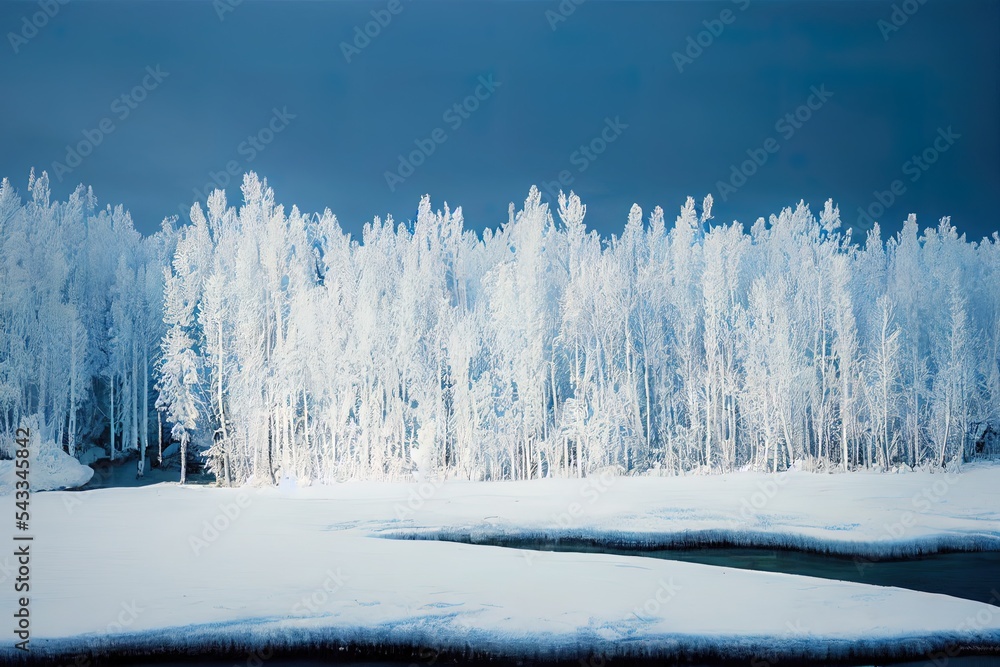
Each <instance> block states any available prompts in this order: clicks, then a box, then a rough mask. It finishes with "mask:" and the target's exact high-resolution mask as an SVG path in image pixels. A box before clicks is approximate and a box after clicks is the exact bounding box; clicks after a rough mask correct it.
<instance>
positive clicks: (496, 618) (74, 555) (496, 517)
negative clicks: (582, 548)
mask: <svg viewBox="0 0 1000 667" xmlns="http://www.w3.org/2000/svg"><path fill="white" fill-rule="evenodd" d="M946 480H951V481H950V482H948V481H946ZM941 484H946V487H942V486H941ZM935 488H937V489H939V490H941V489H943V488H944V489H946V491H942V493H941V494H938V496H935V497H934V500H933V502H932V504H931V506H930V507H929V508H927V509H926V510H925V511H919V507H922V505H919V503H918V502H917V499H920V498H924V499H927V498H928V496H927V495H925V494H924V491H925V490H928V489H929V490H930V492H929V493H931V494H933V493H934V489H935ZM997 489H1000V466H983V467H975V468H968V469H967V470H966V471H965V472H963V473H962V474H961V475H957V476H948V475H944V474H939V475H932V474H927V473H913V474H907V475H864V474H852V475H813V474H808V473H786V474H781V475H776V476H770V475H758V474H737V475H728V476H710V477H694V476H692V477H682V478H641V479H637V478H613V477H605V478H594V479H591V480H547V481H541V482H538V481H536V482H518V483H509V482H508V483H467V482H460V483H454V482H449V483H445V484H443V485H437V484H434V483H431V482H427V483H425V484H423V485H420V484H375V483H345V484H341V485H337V486H332V487H323V488H320V487H313V488H305V489H302V488H300V489H288V488H287V487H286V488H285V489H284V490H282V489H275V488H267V489H217V488H205V487H200V488H199V487H187V488H182V487H178V486H175V485H169V484H160V485H155V486H149V487H143V488H134V489H100V490H95V491H86V492H53V493H43V494H38V495H36V496H34V497H33V499H32V507H33V511H32V517H33V524H32V527H33V531H32V532H33V533H34V535H35V541H34V542H33V544H32V555H31V567H32V570H31V586H32V589H31V610H32V612H31V613H32V617H31V618H32V621H31V622H32V639H31V648H32V654H33V656H35V657H41V656H43V655H58V656H60V657H64V656H67V655H70V654H74V653H78V652H84V651H86V652H91V651H97V652H101V651H121V650H128V651H138V652H147V653H148V652H157V651H186V650H188V649H192V648H193V649H198V650H202V651H204V650H206V649H207V648H208V647H212V646H215V647H225V648H226V650H229V651H235V652H240V651H250V650H254V649H260V648H261V647H263V646H270V647H288V648H294V647H297V648H302V647H309V646H323V647H335V646H338V645H352V646H375V645H379V646H388V647H395V648H397V649H406V648H409V647H425V648H426V647H430V648H433V649H434V650H442V651H456V652H461V651H463V650H465V649H467V648H470V647H471V648H472V649H474V650H476V651H479V652H484V651H485V652H489V653H492V654H500V655H506V656H529V657H536V658H556V657H560V658H571V659H575V658H576V657H579V656H586V655H589V654H591V653H600V654H603V655H624V656H657V655H658V656H677V655H696V656H705V655H729V656H743V657H751V656H755V655H758V656H773V657H791V656H795V657H799V658H802V657H809V658H814V659H831V658H834V657H837V656H841V657H843V656H854V657H857V656H880V657H887V656H892V655H896V656H903V655H906V656H917V655H922V654H926V653H927V652H929V651H933V650H940V649H942V648H943V647H945V646H947V645H955V644H960V645H961V646H964V647H966V648H967V649H971V650H978V651H1000V607H996V606H992V605H988V604H982V603H977V602H972V601H967V600H960V599H957V598H952V597H948V596H943V595H934V594H929V593H920V592H915V591H908V590H903V589H897V588H883V587H875V586H868V585H864V584H855V583H846V582H838V581H830V580H824V579H815V578H810V577H801V576H793V575H784V574H772V573H764V572H751V571H746V570H738V569H732V568H720V567H711V566H705V565H699V564H693V563H682V562H676V561H662V560H655V559H645V558H635V557H628V556H611V555H603V554H577V553H551V552H533V551H520V550H514V549H504V548H498V547H487V546H471V545H464V544H455V543H445V542H433V541H410V540H392V539H379V538H378V536H379V535H388V534H398V531H400V530H402V529H404V528H405V529H406V530H412V531H417V532H445V533H447V532H449V531H451V532H461V531H466V532H469V531H483V532H485V531H494V532H505V533H512V532H518V531H520V532H524V533H528V532H537V533H550V534H566V533H570V532H573V531H576V532H579V533H584V532H586V533H589V534H592V535H601V534H609V533H610V534H613V535H615V536H616V537H617V538H618V539H622V538H623V537H624V536H628V535H631V536H632V538H633V539H636V540H640V541H641V540H644V539H648V538H649V537H650V536H657V539H663V538H665V537H667V536H671V535H673V536H678V535H680V536H686V539H689V538H690V537H691V536H692V535H697V534H702V535H703V534H705V533H699V531H714V532H715V534H718V535H728V536H730V537H732V538H734V539H738V536H739V535H744V536H745V539H747V540H758V539H765V540H770V543H771V544H779V543H787V544H792V545H802V544H812V545H814V546H819V545H825V547H824V548H828V549H829V550H831V551H840V552H850V551H851V550H854V551H857V552H859V553H902V552H907V553H913V552H915V551H918V550H928V549H929V548H931V547H932V546H936V547H942V546H947V547H948V548H956V549H960V548H965V549H971V548H990V549H1000V497H998V494H1000V491H998V490H997ZM767 490H774V492H773V493H772V494H771V495H770V496H767ZM758 492H759V493H761V494H762V496H767V502H766V503H764V505H763V506H762V507H760V508H754V512H755V513H754V514H753V518H752V519H743V518H741V512H742V511H743V508H744V507H745V505H744V502H743V501H744V500H746V501H747V502H748V503H750V504H751V507H753V503H755V502H756V501H759V500H760V498H759V497H757V496H755V495H754V494H756V493H758ZM755 499H756V500H755ZM875 501H877V502H875ZM928 502H931V501H930V500H928ZM915 505H919V507H918V506H915ZM874 507H879V508H880V509H873V508H874ZM907 513H909V515H910V516H912V517H913V518H912V521H911V520H909V519H904V517H906V516H907ZM904 521H905V522H906V523H908V524H910V525H908V526H907V525H905V523H904ZM736 522H740V524H737V523H736ZM896 524H899V525H900V526H904V527H905V530H904V532H903V534H901V535H899V536H896V535H895V534H894V532H895V529H893V528H891V526H893V525H896ZM741 526H746V527H748V528H749V529H744V528H742V527H741ZM105 536H107V537H105ZM3 565H4V566H5V568H9V567H10V565H11V563H9V562H5V563H3ZM5 571H7V570H5ZM3 604H4V609H3V610H2V612H3V613H4V614H7V613H13V600H10V599H9V598H8V597H7V596H4V603H3ZM8 618H9V617H8ZM179 629H180V630H179ZM12 657H17V653H16V652H15V651H14V649H12V648H11V647H10V644H7V645H5V646H4V648H3V649H0V658H12Z"/></svg>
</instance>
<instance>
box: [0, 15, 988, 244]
mask: <svg viewBox="0 0 1000 667" xmlns="http://www.w3.org/2000/svg"><path fill="white" fill-rule="evenodd" d="M62 1H63V2H65V4H59V2H60V0H43V1H42V3H41V5H40V4H39V3H38V2H37V1H32V2H10V1H7V0H4V1H3V2H0V29H2V32H3V35H4V39H3V43H2V44H0V90H2V91H3V96H2V101H0V127H2V128H3V131H2V135H0V136H2V143H0V175H4V176H8V177H10V178H11V179H12V180H13V181H14V183H15V184H16V185H17V187H18V188H19V189H20V190H21V191H22V193H23V192H24V191H25V189H26V188H25V186H26V183H27V176H28V171H29V169H30V168H31V167H32V166H34V167H35V168H36V169H38V170H41V169H46V170H48V171H49V173H50V175H52V176H53V184H54V190H55V193H56V194H57V195H58V196H60V197H64V196H65V195H66V194H68V193H69V192H70V191H71V190H72V188H73V187H75V185H76V184H77V183H80V182H83V183H85V184H88V185H92V186H93V187H94V190H95V192H96V193H97V195H98V197H99V198H100V200H101V202H102V203H123V204H124V205H125V206H126V207H127V208H129V209H130V210H131V211H132V213H133V217H134V219H135V220H136V225H137V227H138V228H139V229H140V230H142V231H144V232H150V231H153V230H155V229H156V228H158V226H159V223H160V220H161V219H162V218H163V217H164V216H167V215H171V214H176V213H179V212H180V211H181V210H182V209H184V210H186V209H187V208H189V207H190V204H191V202H192V201H193V200H194V199H195V196H196V195H195V192H194V191H195V190H196V189H197V190H205V189H206V187H207V186H210V185H211V184H213V182H216V181H221V180H223V179H224V178H225V176H224V175H223V174H224V172H225V170H226V169H227V166H230V167H232V168H233V170H234V171H238V172H240V173H242V171H243V170H249V169H253V170H256V171H257V172H258V173H260V174H261V175H262V176H266V177H267V178H268V180H269V181H270V183H271V185H272V186H273V187H274V188H275V190H276V193H277V198H278V200H279V201H280V202H282V203H284V204H286V206H287V207H290V206H291V205H292V204H298V205H299V207H300V208H301V209H303V210H308V211H313V210H322V209H323V208H326V207H329V208H330V209H331V210H332V211H333V212H334V213H336V214H337V216H338V217H339V218H340V220H341V224H342V225H343V227H344V228H345V230H347V231H350V232H352V233H355V234H356V233H358V232H359V231H360V229H361V225H362V224H363V223H364V221H366V220H369V219H370V218H371V217H372V216H374V215H383V216H384V215H385V214H386V213H391V214H392V215H393V216H394V217H395V218H397V219H399V220H403V219H407V218H410V217H411V216H412V215H413V214H414V212H415V210H416V207H417V202H418V199H419V197H420V195H421V194H423V193H425V192H429V193H430V194H431V196H432V198H433V201H434V204H435V206H440V205H441V204H443V203H444V201H447V202H448V203H449V204H450V205H452V206H455V205H461V206H462V207H463V209H464V211H465V216H466V223H467V225H468V226H471V227H475V228H482V227H484V226H497V225H499V224H501V223H503V222H504V221H505V220H506V217H507V204H508V202H511V201H514V202H517V203H520V202H522V201H523V199H524V197H525V195H526V193H527V191H528V188H529V187H530V186H531V185H532V184H533V183H534V184H538V185H540V186H541V185H542V184H543V183H546V182H547V183H549V184H550V186H552V185H553V184H554V187H558V179H559V176H560V172H566V173H564V174H563V176H564V180H566V181H567V182H568V180H569V178H572V184H571V185H570V186H569V187H570V188H572V189H574V190H576V192H577V193H578V194H580V195H581V197H582V198H583V199H584V202H585V203H586V204H587V205H588V220H587V221H588V223H589V225H590V226H591V227H594V228H597V229H599V230H600V231H601V232H602V233H604V234H610V233H617V232H619V231H620V230H621V228H622V227H623V226H624V222H625V219H626V216H627V213H628V208H629V206H630V205H631V204H632V202H638V203H639V204H640V205H641V206H642V207H643V209H644V210H645V211H647V212H648V211H649V210H650V209H651V208H652V206H654V205H656V204H660V205H662V206H663V207H664V208H665V209H666V210H667V211H668V213H669V215H670V216H671V219H672V217H673V215H674V212H675V211H676V210H677V207H679V206H680V205H681V204H682V203H683V201H684V198H685V197H686V196H687V195H693V196H695V197H696V198H698V200H699V201H700V200H701V198H702V197H703V196H704V195H705V194H706V193H708V192H712V193H713V194H714V195H715V198H716V209H715V217H716V219H717V220H721V221H729V220H732V219H739V220H741V221H744V222H746V223H750V222H752V221H753V220H754V219H755V218H756V217H757V216H759V215H766V214H768V213H771V212H777V210H778V209H779V208H780V207H781V206H783V205H789V204H793V203H794V202H796V201H798V200H799V199H805V200H806V201H807V202H810V203H811V204H812V205H813V208H814V210H816V209H818V208H821V207H822V202H823V201H824V200H825V199H826V198H828V197H833V198H834V200H835V201H836V202H838V203H839V204H840V207H841V212H842V217H843V218H844V220H845V222H846V223H847V224H848V225H851V226H854V227H856V228H857V227H865V226H866V222H865V221H861V222H860V223H859V214H858V207H864V208H870V209H871V210H873V211H874V212H875V213H876V214H877V217H878V218H879V219H880V221H881V222H882V223H883V227H884V228H887V229H889V230H891V231H895V230H896V229H898V227H899V225H900V222H901V221H902V220H903V219H904V218H905V216H906V214H907V213H909V212H911V211H912V212H916V213H917V214H918V216H919V219H920V221H921V223H922V225H925V226H926V225H932V224H935V223H936V220H937V218H938V217H940V216H941V215H947V214H950V215H952V220H953V222H954V223H955V224H956V225H957V226H958V227H959V229H960V230H961V231H966V232H968V233H969V235H970V236H971V237H974V238H978V237H981V236H983V235H986V234H990V233H992V232H993V231H994V230H996V229H998V222H997V214H996V206H997V204H996V199H997V195H998V194H1000V122H998V120H1000V86H998V82H1000V76H998V75H1000V41H998V39H1000V3H997V2H993V1H982V2H981V1H973V0H925V2H924V4H920V2H919V0H907V2H901V1H900V0H896V4H897V6H900V7H901V6H902V5H906V8H907V9H909V10H911V12H912V13H911V14H905V13H897V15H896V17H895V19H896V23H898V24H900V25H899V29H898V30H893V31H891V32H889V31H888V30H887V28H886V26H889V25H892V23H891V22H892V21H893V16H892V14H893V2H882V1H875V0H873V1H871V2H855V1H849V0H844V1H804V2H790V1H774V0H771V1H768V0H736V1H729V0H726V1H723V2H694V1H686V2H629V1H618V2H602V1H600V0H587V1H585V2H582V4H580V5H579V6H576V5H574V4H573V2H572V0H564V2H563V5H562V6H563V8H564V9H566V8H568V7H573V8H574V11H573V12H572V13H571V14H568V16H565V17H563V16H561V15H559V14H558V12H559V11H560V3H559V2H558V1H552V2H534V1H523V2H508V3H500V2H480V1H476V0H463V1H458V2H453V1H435V0H392V2H390V0H383V1H380V2H365V3H354V2H319V1H314V2H292V1H284V2H268V1H263V0H261V1H257V0H243V2H241V3H239V2H238V0H216V2H214V3H213V2H210V1H208V0H206V1H205V2H194V1H190V2H189V1H179V2H166V1H163V2H141V3H140V2H134V3H122V2H100V1H95V0H69V1H68V2H66V0H62ZM397 2H398V5H396V4H395V3H397ZM46 4H51V5H52V6H53V7H56V6H57V7H58V11H54V9H53V8H52V7H50V9H49V12H50V13H51V14H53V15H52V16H51V17H49V16H45V15H42V14H38V13H39V12H42V11H43V6H45V5H46ZM225 9H230V10H231V11H224V12H222V11H221V10H225ZM389 9H395V10H397V13H396V14H391V13H389V11H388V10H389ZM913 10H915V11H913ZM372 11H376V12H381V16H382V18H383V21H384V20H385V17H386V16H391V20H389V21H388V22H387V24H386V25H385V26H384V27H382V26H380V27H379V30H378V34H377V35H376V36H375V37H374V38H372V39H370V42H369V43H368V44H367V46H364V44H365V43H364V41H363V40H358V41H357V42H356V45H361V46H363V48H361V49H360V50H359V52H352V53H350V54H349V55H350V62H347V58H346V57H345V54H344V51H343V46H342V43H344V42H346V43H352V42H354V41H355V38H356V35H357V33H356V28H357V29H360V30H363V29H364V27H365V24H366V23H367V22H369V21H372V20H373V18H372V14H371V12H372ZM724 11H725V12H728V13H725V14H723V12H724ZM900 12H902V8H901V9H900ZM220 14H221V15H222V20H220ZM556 16H559V18H565V20H562V21H558V22H556V20H555V18H554V17H556ZM25 17H27V18H25ZM904 17H905V19H906V20H905V23H904V22H903V21H902V18H904ZM880 20H882V21H885V23H883V24H881V27H880V24H879V21H880ZM26 21H28V22H29V23H30V22H31V21H34V22H35V23H36V24H39V25H41V27H40V28H38V29H37V31H35V30H33V29H32V28H33V27H34V26H31V25H29V23H26ZM706 22H707V23H706ZM553 26H555V29H553ZM893 27H895V26H893ZM720 28H721V30H720ZM369 29H370V30H371V32H375V30H374V26H369ZM710 29H714V31H715V32H716V33H718V34H717V35H716V34H711V33H710V32H708V31H709V30H710ZM36 32H37V34H36ZM700 33H701V34H700ZM689 38H691V40H692V41H694V42H697V41H699V40H700V41H701V42H702V44H703V45H705V46H703V47H702V48H701V53H700V54H699V53H698V49H697V48H695V47H691V46H690V44H691V42H689ZM689 48H690V50H689V51H688V53H687V54H686V56H685V57H690V56H693V57H691V59H690V61H687V62H681V63H680V65H681V67H680V68H679V67H678V62H677V56H675V55H674V54H675V52H681V53H684V52H685V50H686V49H689ZM157 66H159V71H160V72H161V74H160V75H158V76H156V77H154V76H152V75H150V74H149V73H148V70H147V67H149V68H151V69H152V70H153V71H155V70H156V68H157ZM679 69H682V71H679ZM163 73H165V74H163ZM482 81H487V82H489V81H493V82H495V83H497V84H499V85H498V86H496V87H495V88H492V89H491V88H489V87H487V86H484V85H483V84H482V83H481V82H482ZM137 86H138V88H137ZM813 87H815V90H819V91H821V92H822V93H823V95H822V97H826V94H827V92H828V93H832V96H830V97H828V99H825V100H824V99H821V97H817V96H816V95H815V94H814V93H813V92H811V90H812V89H813ZM477 92H478V94H479V97H480V98H482V99H474V97H473V98H470V99H468V100H466V98H467V97H468V96H470V95H473V96H475V94H476V93H477ZM123 95H125V96H126V97H125V98H124V99H123V98H122V96H123ZM811 95H812V97H810V96H811ZM140 98H142V99H140ZM455 104H459V105H460V108H459V109H458V110H456V109H454V105H455ZM463 104H465V105H466V106H465V108H464V109H463V108H462V107H461V105H463ZM809 104H811V105H812V107H813V108H812V109H809V107H808V105H809ZM802 105H807V106H805V107H802ZM472 108H475V109H474V110H471V109H472ZM449 109H450V110H451V111H449ZM275 110H277V111H278V112H279V116H281V115H283V114H284V110H287V113H288V114H290V115H293V116H294V118H290V117H285V118H279V117H276V116H275ZM446 112H448V113H447V114H446ZM796 112H798V113H799V120H794V116H793V120H794V122H789V121H788V120H787V119H786V120H783V118H784V117H785V115H786V114H788V113H792V114H794V113H796ZM807 117H808V118H807ZM806 118H807V119H806ZM802 119H805V120H802ZM102 121H103V129H102ZM269 125H271V127H270V128H269ZM949 128H951V129H950V130H949ZM273 129H277V130H279V131H278V132H276V133H271V130H273ZM435 130H437V131H436V132H435ZM602 133H603V136H602ZM250 136H256V139H255V140H254V141H252V142H251V141H248V137H250ZM945 137H949V138H945ZM442 139H443V141H442ZM268 140H269V143H268ZM769 140H770V141H769ZM415 142H420V144H421V145H423V146H424V154H421V155H417V156H416V157H415V161H418V162H419V161H421V158H423V160H422V162H423V163H422V164H420V166H418V167H416V168H415V169H414V171H413V173H412V174H409V171H408V170H406V169H405V168H404V169H402V171H399V169H400V157H399V156H400V155H401V154H402V155H404V156H406V155H409V154H410V153H411V152H413V151H417V150H420V149H419V148H418V144H416V143H415ZM935 142H937V145H936V146H935ZM255 144H256V145H255ZM587 145H590V147H591V149H592V151H593V152H589V154H588V152H584V151H581V150H580V149H581V146H587ZM67 146H70V147H77V146H79V147H80V148H81V152H88V153H89V154H88V155H87V156H86V157H82V158H81V159H80V161H79V164H77V165H76V166H75V167H74V166H73V165H74V164H76V159H75V158H74V157H73V155H70V156H67V153H68V151H67ZM430 146H433V147H434V150H433V153H431V154H429V155H426V153H429V152H430V151H429V147H430ZM91 149H92V150H91ZM599 149H603V152H601V153H600V154H599V155H597V154H596V153H597V152H598V150H599ZM74 151H75V149H74ZM748 151H749V153H748ZM925 151H926V152H927V153H926V156H925V157H926V158H927V159H928V160H930V159H931V158H933V164H928V163H924V162H923V160H921V162H920V163H919V164H918V163H916V162H913V161H912V157H913V156H914V155H918V156H919V155H921V154H922V153H924V152H925ZM753 156H756V157H757V159H758V161H759V162H763V164H762V165H760V166H757V165H755V164H751V163H747V164H746V165H745V166H742V167H741V163H743V162H744V161H746V160H748V159H750V158H751V157H753ZM765 157H766V161H764V160H763V158H765ZM56 163H61V164H64V165H66V168H67V169H70V168H71V170H70V171H65V172H64V173H60V177H61V180H60V178H56V177H55V174H54V172H55V171H56V170H59V171H63V170H61V169H58V168H57V167H56ZM230 163H231V164H230ZM734 169H735V170H737V171H740V170H742V171H743V174H747V173H750V172H753V173H752V174H751V175H749V176H748V177H747V178H746V180H745V183H744V182H743V181H742V180H741V179H740V176H742V175H743V174H740V175H738V176H736V177H735V178H734V175H733V172H734ZM387 171H389V172H393V171H395V172H396V173H397V175H398V174H402V175H404V176H406V178H405V179H403V180H402V182H398V181H397V179H395V178H393V179H391V180H393V181H394V183H393V186H394V187H393V189H390V186H389V185H388V184H387V178H386V172H387ZM213 173H214V174H216V176H215V177H214V178H213V176H212V174H213ZM239 181H240V178H239V177H236V178H233V182H232V183H231V184H230V185H229V187H228V188H227V190H228V192H229V196H230V199H231V201H233V200H234V199H236V198H237V197H238V196H239ZM720 181H725V182H728V183H729V184H730V185H733V184H735V185H739V187H738V188H736V189H735V191H730V190H728V189H725V188H722V187H720V185H719V182H720ZM894 182H896V184H895V189H896V193H895V194H890V193H891V191H892V189H893V187H894V185H893V184H894ZM553 189H554V188H553ZM567 189H569V188H567ZM722 190H725V191H724V192H723V191H722ZM543 191H544V190H543ZM876 191H879V192H885V193H886V194H884V195H883V196H882V199H883V201H884V202H887V203H888V202H889V198H890V196H891V198H892V199H893V200H894V201H892V202H891V203H889V204H888V205H887V206H885V211H884V213H882V214H881V215H878V213H879V208H880V207H881V206H882V204H879V203H878V202H877V197H876V195H875V193H876ZM723 195H725V201H723ZM873 204H875V205H874V206H871V205H873Z"/></svg>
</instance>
